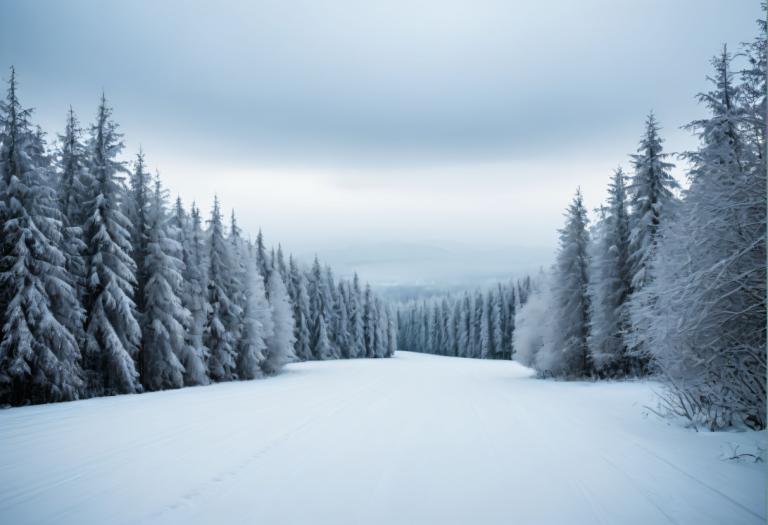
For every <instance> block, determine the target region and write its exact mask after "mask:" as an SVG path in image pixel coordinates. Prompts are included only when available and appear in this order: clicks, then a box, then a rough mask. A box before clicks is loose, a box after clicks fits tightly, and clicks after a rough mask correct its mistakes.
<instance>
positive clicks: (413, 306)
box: [397, 277, 531, 359]
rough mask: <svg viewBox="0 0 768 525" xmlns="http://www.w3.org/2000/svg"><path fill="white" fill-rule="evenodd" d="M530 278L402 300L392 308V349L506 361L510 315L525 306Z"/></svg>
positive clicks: (509, 349)
mask: <svg viewBox="0 0 768 525" xmlns="http://www.w3.org/2000/svg"><path fill="white" fill-rule="evenodd" d="M530 290H531V279H530V277H526V278H525V279H522V280H520V281H518V282H517V283H513V282H510V283H504V284H502V283H499V284H498V285H497V286H495V287H493V288H490V289H488V290H485V291H483V290H475V291H473V292H471V293H470V292H465V293H464V294H459V295H449V296H445V297H442V298H432V299H430V300H423V301H408V302H406V303H404V304H402V305H400V307H399V309H398V316H397V318H398V330H397V334H398V348H402V349H404V350H412V351H415V352H424V353H428V354H437V355H447V356H454V357H474V358H479V359H511V358H512V355H513V353H514V348H513V338H514V332H515V312H516V311H517V309H518V308H520V306H521V305H523V304H525V302H526V301H527V298H528V295H529V293H530Z"/></svg>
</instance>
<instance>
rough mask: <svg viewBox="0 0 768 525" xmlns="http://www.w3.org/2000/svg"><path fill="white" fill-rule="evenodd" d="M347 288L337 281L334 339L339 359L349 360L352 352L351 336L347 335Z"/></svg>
mask: <svg viewBox="0 0 768 525" xmlns="http://www.w3.org/2000/svg"><path fill="white" fill-rule="evenodd" d="M348 304H349V288H348V287H347V286H346V285H345V283H344V282H343V281H339V284H338V286H337V289H336V311H335V319H336V329H335V332H336V334H337V335H336V337H337V343H338V345H339V351H340V352H341V357H342V358H344V359H349V358H350V357H353V356H352V352H353V346H354V345H353V342H352V336H351V334H350V333H349V309H348V306H347V305H348Z"/></svg>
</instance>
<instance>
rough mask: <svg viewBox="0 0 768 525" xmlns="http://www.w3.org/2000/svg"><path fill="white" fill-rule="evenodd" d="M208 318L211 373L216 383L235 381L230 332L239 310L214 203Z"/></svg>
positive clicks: (205, 337)
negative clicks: (233, 295)
mask: <svg viewBox="0 0 768 525" xmlns="http://www.w3.org/2000/svg"><path fill="white" fill-rule="evenodd" d="M208 225H209V226H208V286H207V288H208V304H209V305H210V306H209V310H208V317H207V319H206V323H205V328H204V330H203V343H204V344H205V346H206V347H207V348H208V350H209V351H210V355H209V357H208V373H209V375H210V377H211V379H212V380H214V381H229V380H232V379H234V378H235V375H236V374H235V372H236V370H235V369H236V366H237V364H236V361H235V360H236V357H237V351H236V344H237V340H236V339H235V338H234V337H233V335H232V333H231V332H230V331H229V328H230V327H231V326H232V325H233V324H234V323H235V322H237V320H238V319H239V318H240V315H241V311H240V308H239V307H238V306H237V304H235V303H234V302H233V301H232V299H231V298H230V297H229V290H230V285H231V283H232V268H231V263H230V253H229V246H228V244H227V241H226V239H225V238H224V225H223V223H222V219H221V209H220V207H219V200H218V198H215V199H214V201H213V209H212V210H211V219H210V221H208Z"/></svg>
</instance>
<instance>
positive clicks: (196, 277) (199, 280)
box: [177, 201, 210, 385]
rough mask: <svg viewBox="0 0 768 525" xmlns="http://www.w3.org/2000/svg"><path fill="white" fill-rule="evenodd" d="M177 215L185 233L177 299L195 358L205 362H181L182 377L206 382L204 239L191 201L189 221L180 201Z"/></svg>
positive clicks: (195, 209) (206, 311)
mask: <svg viewBox="0 0 768 525" xmlns="http://www.w3.org/2000/svg"><path fill="white" fill-rule="evenodd" d="M177 217H178V226H179V230H178V231H179V232H180V233H183V232H186V234H184V235H183V237H182V248H183V252H182V258H183V259H182V260H183V262H184V272H183V273H182V276H183V277H184V282H183V290H182V295H181V301H182V304H183V305H184V308H186V309H187V310H189V312H190V325H189V328H188V337H189V341H190V345H191V346H192V348H193V349H194V350H195V352H196V353H197V354H198V356H199V359H200V360H201V361H202V363H203V364H204V365H205V366H204V368H203V370H197V368H196V367H190V365H189V364H185V365H184V367H185V369H186V372H185V381H186V382H187V384H200V385H204V384H207V383H208V382H209V377H208V368H207V365H206V363H207V362H208V357H209V355H210V351H209V349H208V347H206V346H205V344H204V342H203V331H204V328H205V324H206V320H207V317H208V311H209V309H210V304H208V290H207V283H208V271H207V261H206V255H205V254H206V242H205V239H204V233H203V229H202V218H201V217H200V210H199V209H198V208H197V207H196V206H195V203H192V207H191V211H190V217H189V221H185V220H184V210H183V208H182V207H181V203H180V201H179V203H178V204H177Z"/></svg>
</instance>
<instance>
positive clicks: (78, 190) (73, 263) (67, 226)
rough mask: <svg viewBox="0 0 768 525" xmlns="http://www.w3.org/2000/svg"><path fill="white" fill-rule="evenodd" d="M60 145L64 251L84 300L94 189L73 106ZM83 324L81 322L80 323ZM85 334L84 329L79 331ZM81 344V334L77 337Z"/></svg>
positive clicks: (75, 284) (59, 163)
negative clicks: (88, 207) (88, 204)
mask: <svg viewBox="0 0 768 525" xmlns="http://www.w3.org/2000/svg"><path fill="white" fill-rule="evenodd" d="M59 142H60V144H61V146H60V150H59V154H58V159H57V160H58V170H59V184H58V189H59V207H60V210H61V220H62V244H61V249H62V252H63V253H64V257H65V258H66V263H65V267H66V269H67V273H68V274H69V275H70V276H71V277H72V285H73V286H74V287H75V291H76V293H77V297H78V298H79V299H81V300H82V297H83V293H84V287H85V261H84V260H83V253H84V252H85V244H84V243H83V240H82V237H83V224H84V223H85V219H86V217H85V215H84V210H85V207H86V206H85V204H86V202H88V201H89V200H90V198H89V192H90V188H91V187H92V186H93V184H92V181H91V179H90V174H89V173H88V170H87V169H86V162H87V159H86V151H85V145H84V144H83V142H82V129H81V128H80V124H79V122H78V120H77V117H76V116H75V112H74V111H73V110H72V107H70V108H69V113H68V114H67V124H66V128H65V131H64V135H59ZM79 324H81V325H82V323H79ZM77 331H78V332H82V326H80V327H79V328H78V330H77ZM76 337H77V338H78V340H79V341H80V342H81V343H82V339H83V336H82V334H79V335H78V334H76Z"/></svg>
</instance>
